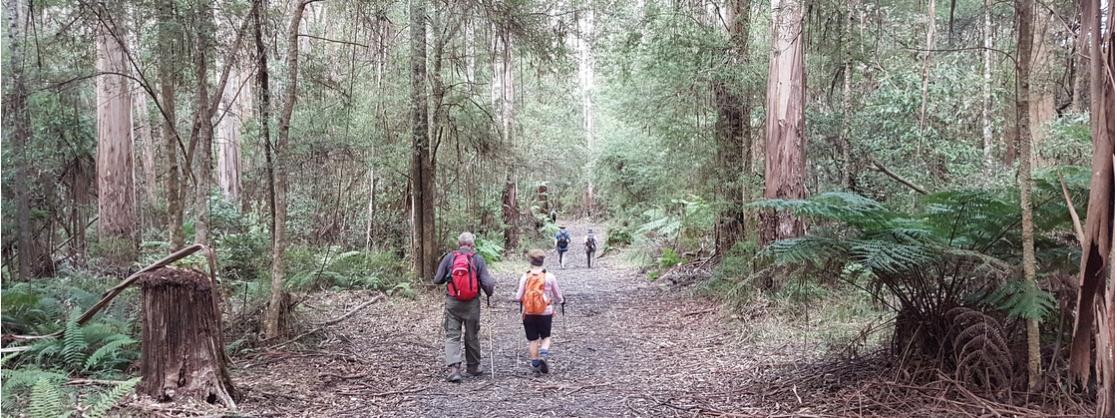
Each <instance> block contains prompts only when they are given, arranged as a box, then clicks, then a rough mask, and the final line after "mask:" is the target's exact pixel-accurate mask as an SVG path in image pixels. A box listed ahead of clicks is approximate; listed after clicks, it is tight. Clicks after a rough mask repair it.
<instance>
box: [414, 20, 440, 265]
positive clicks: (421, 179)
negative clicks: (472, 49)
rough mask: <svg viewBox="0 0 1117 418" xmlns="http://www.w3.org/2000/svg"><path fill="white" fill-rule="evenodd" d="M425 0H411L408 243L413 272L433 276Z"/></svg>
mask: <svg viewBox="0 0 1117 418" xmlns="http://www.w3.org/2000/svg"><path fill="white" fill-rule="evenodd" d="M426 8H427V5H426V1H425V0H412V1H411V8H410V21H411V28H410V29H411V33H410V35H411V224H412V225H411V231H412V232H411V245H412V251H411V255H412V272H413V273H414V274H415V276H417V277H420V278H422V279H430V278H432V277H434V263H435V261H436V260H435V256H436V255H435V253H434V250H435V242H434V236H435V225H434V181H433V175H434V173H433V172H432V169H431V157H430V155H431V148H430V137H429V136H428V134H429V132H428V130H427V117H428V108H427V61H426V60H427V39H426V37H427V35H426V32H427V26H426V24H427V23H426V15H427V11H426Z"/></svg>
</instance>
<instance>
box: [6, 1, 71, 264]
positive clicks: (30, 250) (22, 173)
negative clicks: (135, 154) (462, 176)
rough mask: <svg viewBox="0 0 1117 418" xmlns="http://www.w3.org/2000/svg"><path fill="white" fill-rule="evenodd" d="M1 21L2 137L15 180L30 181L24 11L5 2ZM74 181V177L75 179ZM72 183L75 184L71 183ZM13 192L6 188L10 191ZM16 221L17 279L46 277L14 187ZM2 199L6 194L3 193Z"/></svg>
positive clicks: (27, 203) (21, 193) (25, 202)
mask: <svg viewBox="0 0 1117 418" xmlns="http://www.w3.org/2000/svg"><path fill="white" fill-rule="evenodd" d="M5 6H6V7H5V8H6V10H5V17H7V20H8V21H7V23H8V71H9V75H8V77H9V80H10V83H11V88H10V89H9V90H8V97H7V99H6V100H5V106H4V112H3V114H4V117H5V118H7V121H6V123H5V129H4V133H5V134H7V135H6V138H5V142H6V143H8V144H12V148H13V149H14V154H15V160H16V162H15V169H16V172H17V173H18V174H17V176H16V178H22V179H29V178H32V174H31V173H32V170H31V169H30V167H31V165H32V164H33V163H34V162H33V161H31V157H30V156H29V155H28V149H29V148H30V147H31V115H30V113H28V110H27V94H28V92H27V86H26V81H25V79H24V74H23V70H24V68H23V41H24V40H25V39H26V33H25V32H24V29H23V26H22V25H20V21H21V20H20V16H22V15H23V13H24V12H26V11H27V4H26V3H24V2H23V1H22V0H8V1H7V2H6V4H5ZM75 178H76V177H75ZM75 183H76V181H75ZM11 189H13V188H9V190H11ZM14 189H15V190H14V194H15V203H16V221H17V225H16V227H17V228H18V231H19V232H18V238H17V241H16V242H17V245H18V246H19V247H18V249H19V270H18V273H19V277H20V278H22V279H29V278H33V277H39V276H42V275H46V274H50V273H51V272H52V271H53V268H52V265H51V264H52V262H51V259H50V256H49V254H48V252H47V249H46V246H45V245H43V243H42V242H41V241H40V240H39V239H38V238H37V237H36V236H35V235H36V231H38V230H39V226H40V225H39V224H40V222H39V221H38V220H37V219H34V218H32V216H31V188H30V187H15V188H14ZM5 197H7V194H6V193H5Z"/></svg>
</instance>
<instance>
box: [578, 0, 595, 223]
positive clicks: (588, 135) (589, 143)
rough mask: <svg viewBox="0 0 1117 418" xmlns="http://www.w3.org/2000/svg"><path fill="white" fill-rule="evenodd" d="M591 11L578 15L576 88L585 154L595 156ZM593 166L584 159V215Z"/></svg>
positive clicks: (589, 207) (591, 201) (588, 203)
mask: <svg viewBox="0 0 1117 418" xmlns="http://www.w3.org/2000/svg"><path fill="white" fill-rule="evenodd" d="M593 30H594V24H593V10H592V9H588V10H586V11H585V12H583V13H579V14H578V32H579V33H578V36H577V38H576V39H577V49H578V87H579V91H580V93H581V96H582V97H581V98H582V133H583V135H585V142H586V152H587V154H588V155H591V156H592V155H595V153H594V130H593V122H594V117H593V89H594V70H593V45H592V44H591V43H590V39H592V37H593ZM593 166H594V161H593V159H592V158H588V159H586V162H585V167H584V175H585V176H586V191H585V196H584V199H585V201H584V202H583V206H584V207H585V210H586V213H588V214H592V213H593V210H594V206H595V203H594V200H595V199H594V195H593Z"/></svg>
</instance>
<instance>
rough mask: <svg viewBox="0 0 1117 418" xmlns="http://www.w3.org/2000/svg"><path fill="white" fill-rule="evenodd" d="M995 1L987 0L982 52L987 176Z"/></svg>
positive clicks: (987, 167) (989, 167)
mask: <svg viewBox="0 0 1117 418" xmlns="http://www.w3.org/2000/svg"><path fill="white" fill-rule="evenodd" d="M992 9H993V0H985V7H984V15H985V16H984V17H985V26H984V33H982V36H981V38H982V45H983V46H984V47H985V48H984V49H983V50H982V51H981V58H982V65H981V70H982V71H981V79H982V82H981V156H982V166H983V168H984V173H985V176H986V177H987V178H988V177H989V176H991V175H992V174H993V18H992Z"/></svg>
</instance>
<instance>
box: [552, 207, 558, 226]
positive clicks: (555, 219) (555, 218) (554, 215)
mask: <svg viewBox="0 0 1117 418" xmlns="http://www.w3.org/2000/svg"><path fill="white" fill-rule="evenodd" d="M550 217H551V223H555V222H558V211H557V210H555V209H554V208H551V213H550Z"/></svg>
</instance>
